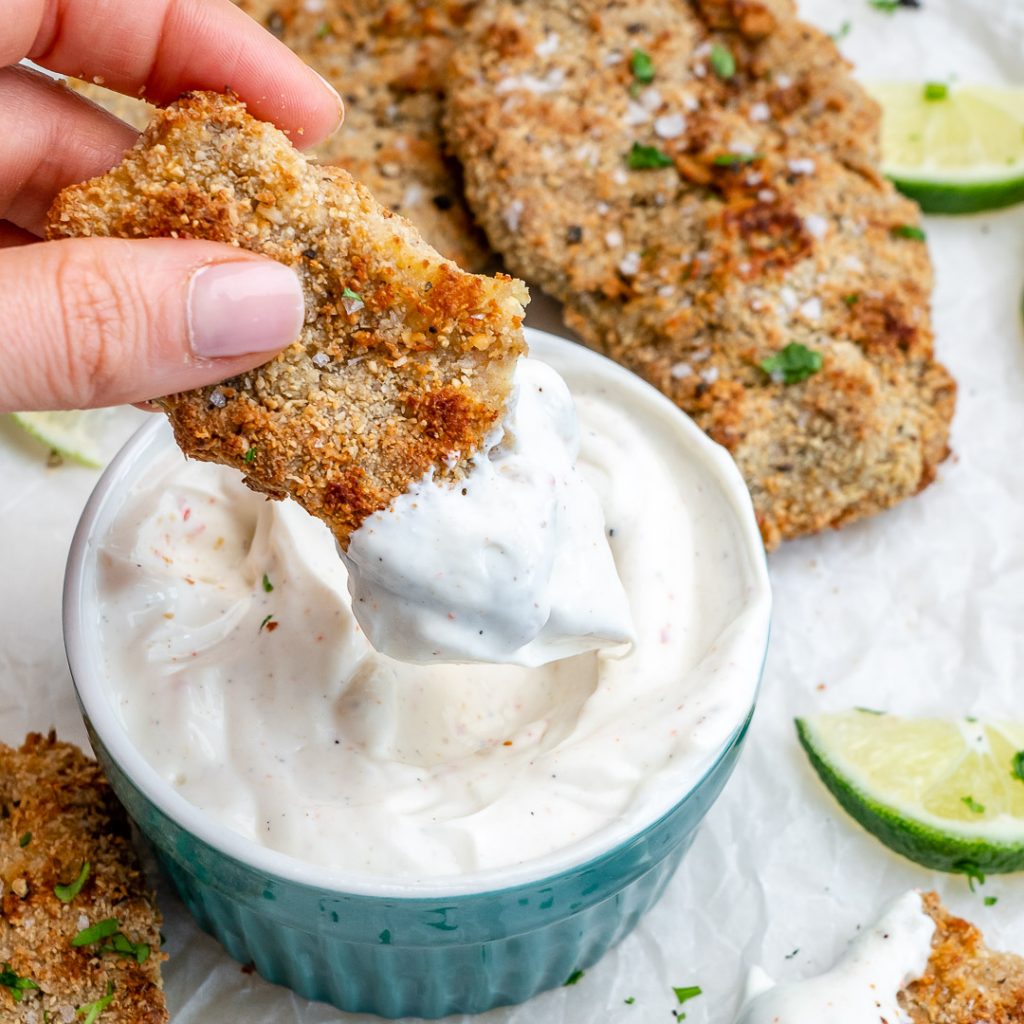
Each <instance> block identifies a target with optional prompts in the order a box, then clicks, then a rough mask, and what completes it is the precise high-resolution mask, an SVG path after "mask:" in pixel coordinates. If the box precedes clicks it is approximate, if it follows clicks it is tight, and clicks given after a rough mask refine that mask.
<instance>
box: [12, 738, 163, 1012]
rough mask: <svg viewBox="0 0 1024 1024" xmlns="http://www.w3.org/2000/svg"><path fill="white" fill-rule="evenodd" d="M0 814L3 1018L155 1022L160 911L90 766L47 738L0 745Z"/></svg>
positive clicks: (124, 827) (116, 808)
mask: <svg viewBox="0 0 1024 1024" xmlns="http://www.w3.org/2000/svg"><path fill="white" fill-rule="evenodd" d="M0 807H2V812H3V813H2V815H0V882H2V885H3V892H2V897H0V898H2V907H3V913H2V915H0V1019H3V1020H4V1021H8V1022H11V1024H15V1022H17V1024H42V1022H43V1021H44V1020H52V1021H70V1020H78V1021H80V1020H82V1018H83V1017H86V1016H88V1014H89V1012H90V1007H95V1006H101V1007H102V1014H98V1016H101V1019H102V1020H103V1022H104V1024H164V1022H166V1021H167V1020H168V1014H167V1008H166V1005H165V1002H164V994H163V989H162V986H161V980H160V963H161V961H162V960H164V959H165V956H164V954H163V953H161V952H160V925H161V918H160V912H159V910H157V907H156V902H155V896H154V894H153V893H152V892H151V891H150V890H149V888H148V887H147V885H146V881H145V878H144V877H143V874H142V871H141V869H140V867H139V862H138V858H137V857H136V855H135V851H134V849H133V848H132V845H131V840H130V833H129V826H128V820H127V818H126V816H125V813H124V809H123V808H122V807H121V805H120V804H119V803H118V802H117V799H116V797H115V796H114V794H113V792H112V791H111V789H110V786H109V784H108V783H107V781H106V779H105V778H104V777H103V773H102V771H101V770H100V767H99V765H98V764H96V762H95V761H93V760H92V759H91V758H88V757H86V756H85V755H84V754H83V753H82V752H81V751H80V750H79V749H78V748H77V747H74V746H72V745H71V744H70V743H60V742H58V741H57V739H56V737H55V736H54V734H53V733H51V734H50V735H49V736H45V737H44V736H41V735H39V734H37V733H32V734H30V735H29V736H28V737H27V738H26V740H25V743H24V744H23V745H22V746H21V747H20V748H19V749H17V750H15V749H12V748H11V747H7V746H4V745H2V744H0ZM90 1019H92V1018H90Z"/></svg>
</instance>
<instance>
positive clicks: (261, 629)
mask: <svg viewBox="0 0 1024 1024" xmlns="http://www.w3.org/2000/svg"><path fill="white" fill-rule="evenodd" d="M273 617H274V616H273V615H268V616H266V618H264V620H263V621H262V622H261V623H260V628H259V629H257V630H256V632H257V633H262V632H263V628H264V627H265V626H267V625H268V624H269V623H270V621H271V619H273Z"/></svg>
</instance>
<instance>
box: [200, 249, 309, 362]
mask: <svg viewBox="0 0 1024 1024" xmlns="http://www.w3.org/2000/svg"><path fill="white" fill-rule="evenodd" d="M304 318H305V304H304V301H303V298H302V286H301V285H300V284H299V279H298V278H297V277H296V276H295V274H294V273H293V272H292V271H291V270H289V269H288V268H287V267H285V266H282V265H281V264H280V263H274V262H273V261H271V260H266V261H265V262H259V263H257V262H252V263H249V262H244V263H243V262H238V263H213V264H210V265H209V266H206V267H201V268H200V269H199V270H197V271H196V272H195V273H194V274H193V275H192V280H191V282H190V283H189V291H188V321H189V340H190V341H191V343H192V351H193V352H195V354H196V355H197V356H202V357H203V358H205V359H217V358H223V357H224V356H240V355H245V354H246V353H248V352H274V351H277V350H278V349H282V348H285V347H286V346H287V345H290V344H291V343H292V342H293V341H295V339H296V338H297V337H298V336H299V332H300V331H301V330H302V323H303V320H304Z"/></svg>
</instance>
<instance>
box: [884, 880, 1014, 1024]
mask: <svg viewBox="0 0 1024 1024" xmlns="http://www.w3.org/2000/svg"><path fill="white" fill-rule="evenodd" d="M922 899H923V901H924V908H925V911H926V912H927V913H928V914H929V915H930V916H931V918H932V920H934V921H935V926H936V927H935V936H934V938H933V939H932V953H931V957H930V958H929V960H928V966H927V969H926V971H925V974H924V976H923V977H921V978H918V979H916V980H915V981H912V982H911V983H910V984H909V985H907V986H906V988H904V989H903V991H902V992H901V993H900V995H899V1001H900V1006H902V1007H903V1009H904V1010H906V1012H907V1013H909V1014H910V1018H911V1020H912V1021H913V1022H914V1024H1021V1021H1024V957H1020V956H1017V955H1015V954H1013V953H998V952H995V951H994V950H991V949H989V948H988V947H987V946H986V945H985V942H984V940H983V938H982V935H981V932H980V931H979V930H978V929H977V928H975V926H974V925H973V924H970V923H969V922H968V921H965V920H963V919H962V918H959V917H954V916H953V915H952V914H950V913H949V911H947V910H946V909H945V908H944V907H943V906H942V904H941V903H940V902H939V897H938V896H937V895H936V894H935V893H934V892H930V893H925V894H924V896H923V897H922Z"/></svg>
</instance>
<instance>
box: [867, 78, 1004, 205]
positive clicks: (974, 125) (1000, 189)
mask: <svg viewBox="0 0 1024 1024" xmlns="http://www.w3.org/2000/svg"><path fill="white" fill-rule="evenodd" d="M869 89H870V91H871V94H872V95H873V96H874V97H875V99H876V100H878V102H879V103H880V104H881V105H882V165H883V168H884V170H885V173H886V175H887V176H888V177H889V178H891V179H892V181H893V183H894V184H895V185H896V187H897V188H898V189H899V190H900V191H901V192H904V193H906V194H907V195H908V196H910V197H911V198H912V199H916V200H917V201H918V203H920V204H921V209H922V210H924V211H925V212H926V213H974V212H976V211H978V210H991V209H995V208H997V207H1000V206H1010V205H1011V204H1012V203H1019V202H1021V201H1022V200H1024V88H997V87H994V86H981V85H975V86H968V85H964V86H945V85H943V84H941V83H937V82H932V83H920V82H918V83H910V82H900V83H895V84H878V85H872V86H869ZM929 97H930V98H929Z"/></svg>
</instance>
